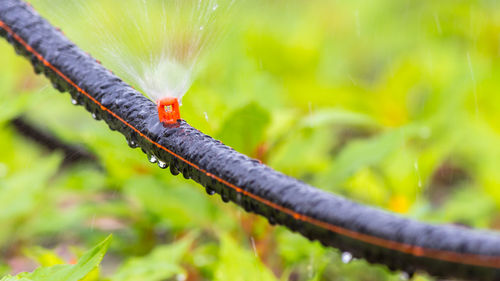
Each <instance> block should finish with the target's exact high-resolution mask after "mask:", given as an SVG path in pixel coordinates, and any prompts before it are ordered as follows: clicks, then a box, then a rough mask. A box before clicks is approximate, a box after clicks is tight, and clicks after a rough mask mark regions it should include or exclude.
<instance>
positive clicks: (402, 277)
mask: <svg viewBox="0 0 500 281" xmlns="http://www.w3.org/2000/svg"><path fill="white" fill-rule="evenodd" d="M409 279H410V274H409V273H408V272H406V271H401V273H400V274H399V280H403V281H406V280H409Z"/></svg>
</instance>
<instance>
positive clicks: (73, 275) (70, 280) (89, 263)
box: [2, 235, 111, 281]
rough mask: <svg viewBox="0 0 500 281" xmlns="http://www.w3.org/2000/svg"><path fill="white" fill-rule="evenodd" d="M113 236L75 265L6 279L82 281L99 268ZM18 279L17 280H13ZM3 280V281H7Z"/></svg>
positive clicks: (39, 269)
mask: <svg viewBox="0 0 500 281" xmlns="http://www.w3.org/2000/svg"><path fill="white" fill-rule="evenodd" d="M110 242H111V235H110V236H108V237H107V238H106V239H104V241H102V242H101V243H99V244H98V245H97V246H95V247H94V248H93V249H92V250H90V251H88V252H86V253H85V254H84V255H83V256H82V257H81V258H80V260H78V263H77V264H75V265H55V266H50V267H40V268H38V269H36V270H35V271H33V272H31V273H21V274H19V275H18V276H16V277H6V278H11V279H6V280H8V281H10V280H23V281H26V280H30V281H80V280H82V279H83V278H85V277H86V276H87V275H88V274H89V273H91V272H92V271H93V270H94V269H96V268H97V266H98V265H99V263H100V262H101V261H102V258H103V257H104V254H105V253H106V251H107V250H108V246H109V243H110ZM12 278H17V279H12ZM6 280H3V279H2V281H6Z"/></svg>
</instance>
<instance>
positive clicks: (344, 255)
mask: <svg viewBox="0 0 500 281" xmlns="http://www.w3.org/2000/svg"><path fill="white" fill-rule="evenodd" d="M351 261H352V254H351V253H349V252H343V253H342V262H343V263H345V264H347V263H350V262H351Z"/></svg>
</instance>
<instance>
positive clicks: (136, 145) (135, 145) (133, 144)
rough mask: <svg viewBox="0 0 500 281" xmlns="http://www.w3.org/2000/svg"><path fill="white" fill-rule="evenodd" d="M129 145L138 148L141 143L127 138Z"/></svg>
mask: <svg viewBox="0 0 500 281" xmlns="http://www.w3.org/2000/svg"><path fill="white" fill-rule="evenodd" d="M127 143H128V146H130V147H131V148H137V147H138V146H139V145H138V144H137V143H136V142H135V141H133V140H127Z"/></svg>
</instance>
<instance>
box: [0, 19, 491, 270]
mask: <svg viewBox="0 0 500 281" xmlns="http://www.w3.org/2000/svg"><path fill="white" fill-rule="evenodd" d="M0 27H1V28H3V29H4V30H5V31H7V32H8V33H9V34H10V35H11V36H12V37H13V38H14V39H15V40H16V41H17V42H18V43H19V44H21V45H22V46H23V47H24V48H25V49H26V50H27V51H28V52H30V53H32V54H33V55H34V56H36V57H37V58H38V59H39V60H40V61H41V62H42V63H43V64H44V65H45V66H47V67H49V68H50V69H51V70H53V71H54V72H55V73H56V74H57V75H59V76H60V77H61V78H63V79H64V80H66V82H68V83H69V84H70V85H71V86H73V87H74V88H75V89H76V90H77V91H78V92H80V93H82V94H84V95H85V96H86V97H87V98H89V99H90V100H92V101H93V102H94V103H95V104H96V105H98V106H100V107H101V109H102V110H103V111H106V112H108V113H109V114H111V115H113V116H114V117H115V118H116V119H118V120H119V121H120V122H122V123H123V124H125V125H126V126H128V127H129V128H131V129H132V130H133V131H135V132H136V133H138V134H139V135H140V136H141V137H142V138H144V139H146V140H147V141H149V142H150V143H152V144H154V145H155V146H157V147H158V148H160V149H163V150H164V151H166V152H168V153H169V154H171V155H172V156H174V157H176V158H177V159H179V160H181V161H183V162H184V163H186V164H188V165H190V166H191V167H193V168H195V169H196V170H198V171H200V172H202V173H203V174H205V175H206V176H208V177H210V178H213V179H215V180H217V181H218V182H220V183H222V184H224V185H226V186H228V187H230V188H232V189H234V190H235V191H236V192H238V193H241V194H243V195H245V196H248V197H250V198H252V199H254V200H256V201H259V202H260V203H262V204H264V205H267V206H269V207H271V208H273V209H276V210H278V211H280V212H283V213H285V214H287V215H290V216H291V217H293V218H294V219H295V220H300V221H304V222H307V223H310V224H313V225H315V226H318V227H321V228H323V229H327V230H329V231H332V232H335V233H338V234H341V235H343V236H347V237H349V238H352V239H356V240H359V241H362V242H365V243H368V244H372V245H376V246H380V247H382V248H386V249H391V250H395V251H398V252H402V253H405V254H409V255H413V256H416V257H425V258H429V259H437V260H442V261H448V262H453V263H460V264H466V265H473V266H482V267H492V268H497V269H500V257H498V256H487V255H478V254H464V253H457V252H452V251H445V250H437V249H430V248H424V247H420V246H415V245H410V244H405V243H401V242H397V241H392V240H388V239H384V238H379V237H376V236H372V235H368V234H363V233H359V232H356V231H353V230H349V229H346V228H343V227H340V226H337V225H333V224H331V223H328V222H324V221H320V220H318V219H315V218H312V217H309V216H306V215H303V214H299V213H297V212H295V211H293V210H291V209H289V208H286V207H283V206H280V205H278V204H276V203H274V202H271V201H269V200H267V199H265V198H262V197H260V196H258V195H255V194H253V193H250V192H248V191H246V190H244V189H243V188H241V187H238V186H236V185H234V184H232V183H230V182H227V181H226V180H224V179H222V178H220V177H218V176H216V175H214V174H211V173H209V172H207V171H205V170H204V169H202V168H200V167H199V166H198V165H196V164H194V163H192V162H190V161H188V160H187V159H185V158H183V157H182V156H180V155H178V154H176V153H175V152H173V151H171V150H169V149H168V148H166V147H164V146H162V145H161V144H159V143H157V142H155V141H153V140H152V139H150V138H149V137H147V136H146V135H145V134H143V133H142V132H141V131H139V130H138V129H136V128H135V127H134V126H132V125H131V124H129V123H128V122H127V121H125V120H124V119H123V118H121V117H120V116H118V115H117V114H116V113H114V112H113V111H111V110H109V109H108V108H106V107H105V106H103V105H102V104H101V103H100V102H99V101H98V100H96V99H95V98H94V97H92V96H91V95H90V94H88V93H87V92H86V91H85V90H83V89H82V88H80V87H78V85H76V83H74V82H73V81H71V80H70V79H69V78H68V77H67V76H66V75H64V74H63V73H62V72H61V71H60V70H59V69H57V68H56V67H55V66H53V65H52V64H51V63H50V62H48V61H47V60H46V59H45V58H44V57H43V56H42V55H40V54H39V53H38V52H37V51H35V50H34V49H33V48H32V47H31V46H30V45H28V44H27V43H26V41H24V40H23V39H22V38H21V37H20V36H19V35H17V34H16V33H15V32H14V31H13V30H12V29H11V28H10V27H9V26H7V25H6V24H5V23H4V22H3V21H1V20H0Z"/></svg>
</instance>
